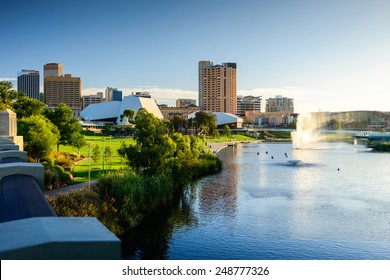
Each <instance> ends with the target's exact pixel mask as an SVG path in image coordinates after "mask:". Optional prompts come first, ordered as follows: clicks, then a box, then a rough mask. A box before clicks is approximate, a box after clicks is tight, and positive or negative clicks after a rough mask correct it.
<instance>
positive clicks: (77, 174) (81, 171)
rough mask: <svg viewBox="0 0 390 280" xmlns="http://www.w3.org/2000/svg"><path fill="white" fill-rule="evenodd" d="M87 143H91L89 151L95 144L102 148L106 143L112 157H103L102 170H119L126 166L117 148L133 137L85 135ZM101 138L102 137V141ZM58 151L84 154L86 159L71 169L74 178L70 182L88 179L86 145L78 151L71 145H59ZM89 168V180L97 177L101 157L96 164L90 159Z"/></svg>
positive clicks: (130, 141)
mask: <svg viewBox="0 0 390 280" xmlns="http://www.w3.org/2000/svg"><path fill="white" fill-rule="evenodd" d="M85 139H86V141H87V143H91V153H92V149H93V147H94V146H95V145H98V146H99V147H100V149H102V145H104V147H106V146H107V145H108V146H109V147H111V150H112V157H111V158H110V159H107V158H105V160H104V171H108V170H119V169H123V168H126V162H125V160H124V159H122V158H121V157H120V156H119V155H118V152H117V150H118V149H119V148H120V147H121V145H122V143H125V144H127V145H128V144H130V143H134V140H133V138H109V137H106V136H85ZM102 139H104V140H103V141H102ZM60 151H62V152H72V153H79V152H80V155H81V156H84V157H85V158H86V159H85V160H83V161H81V162H79V163H78V164H77V165H76V166H75V168H74V171H73V177H74V180H73V182H72V184H78V183H83V182H87V181H88V169H89V164H88V146H84V147H83V148H81V149H80V151H78V149H76V148H74V147H71V146H62V145H61V146H60ZM90 164H91V165H90V170H91V180H94V179H96V178H98V177H99V175H100V174H101V173H102V172H103V164H102V158H100V159H99V162H97V163H96V164H95V163H94V162H93V161H92V159H91V161H90Z"/></svg>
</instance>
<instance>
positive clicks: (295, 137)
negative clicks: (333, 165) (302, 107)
mask: <svg viewBox="0 0 390 280" xmlns="http://www.w3.org/2000/svg"><path fill="white" fill-rule="evenodd" d="M321 126H322V121H321V118H319V114H316V113H301V114H299V115H298V120H297V128H296V131H293V132H291V139H292V144H293V149H314V148H317V147H318V144H319V142H321V140H322V137H321V135H320V128H321Z"/></svg>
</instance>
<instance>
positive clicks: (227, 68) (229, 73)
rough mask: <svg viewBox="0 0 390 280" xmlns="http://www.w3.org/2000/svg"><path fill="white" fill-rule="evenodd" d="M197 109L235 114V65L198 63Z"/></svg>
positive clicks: (209, 62)
mask: <svg viewBox="0 0 390 280" xmlns="http://www.w3.org/2000/svg"><path fill="white" fill-rule="evenodd" d="M198 67H199V107H200V108H201V109H202V110H208V111H211V112H224V113H231V114H236V111H237V78H236V77H237V64H236V63H231V62H228V63H222V65H214V64H213V62H211V61H199V63H198Z"/></svg>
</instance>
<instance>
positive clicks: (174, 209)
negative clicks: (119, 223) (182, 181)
mask: <svg viewBox="0 0 390 280" xmlns="http://www.w3.org/2000/svg"><path fill="white" fill-rule="evenodd" d="M193 194H194V185H190V186H188V188H187V189H186V190H185V191H184V193H183V195H182V196H181V197H180V198H177V199H176V200H175V201H174V202H173V203H172V205H170V206H167V207H166V208H164V209H161V210H160V211H159V212H158V213H156V214H155V215H152V216H151V217H149V218H147V219H145V220H144V221H143V222H142V223H140V224H139V225H138V226H137V227H136V228H134V229H132V230H130V231H128V232H126V233H125V234H123V236H121V240H122V255H123V258H131V259H143V260H153V259H154V260H156V259H160V260H164V259H167V258H168V256H169V244H170V240H171V238H172V233H173V232H175V231H177V230H180V229H181V228H183V227H188V228H191V227H194V226H196V225H197V222H198V219H197V217H196V216H195V215H194V212H193V211H192V208H193V202H194V201H195V199H196V196H194V195H193Z"/></svg>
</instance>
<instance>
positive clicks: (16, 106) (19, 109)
mask: <svg viewBox="0 0 390 280" xmlns="http://www.w3.org/2000/svg"><path fill="white" fill-rule="evenodd" d="M44 106H45V104H44V103H42V102H41V101H39V100H37V99H34V98H29V97H27V96H26V95H24V94H19V96H18V99H17V100H16V101H15V102H14V103H13V104H12V107H13V111H14V112H15V113H16V115H17V118H18V119H21V118H27V117H30V116H33V115H42V113H43V108H44Z"/></svg>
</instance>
